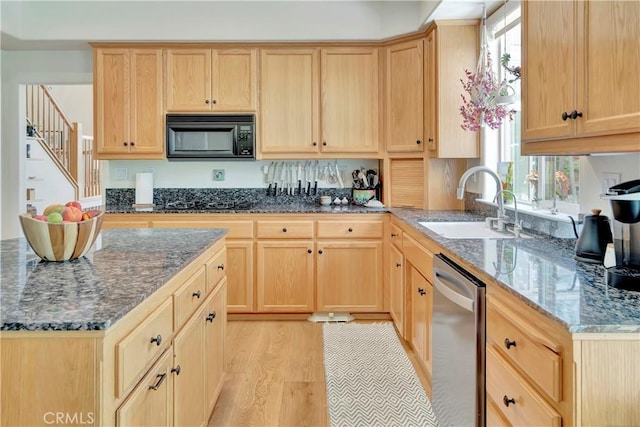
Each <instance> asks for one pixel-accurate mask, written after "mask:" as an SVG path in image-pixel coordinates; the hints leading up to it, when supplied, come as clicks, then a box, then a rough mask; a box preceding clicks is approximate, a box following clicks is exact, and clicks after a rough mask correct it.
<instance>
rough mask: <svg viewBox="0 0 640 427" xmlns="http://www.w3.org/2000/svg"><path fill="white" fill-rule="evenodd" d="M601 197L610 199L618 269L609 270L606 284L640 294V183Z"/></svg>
mask: <svg viewBox="0 0 640 427" xmlns="http://www.w3.org/2000/svg"><path fill="white" fill-rule="evenodd" d="M602 197H603V198H605V199H609V202H610V203H611V210H612V211H613V218H614V221H613V246H614V249H615V256H616V265H615V266H613V267H610V268H607V273H606V280H607V284H608V285H609V286H612V287H615V288H622V289H628V290H633V291H640V179H636V180H633V181H628V182H623V183H622V184H618V185H616V186H613V187H611V188H609V189H608V190H607V193H606V194H605V195H603V196H602Z"/></svg>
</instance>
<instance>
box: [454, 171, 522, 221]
mask: <svg viewBox="0 0 640 427" xmlns="http://www.w3.org/2000/svg"><path fill="white" fill-rule="evenodd" d="M476 172H486V173H488V174H489V175H491V176H492V177H493V179H495V180H496V187H497V188H496V191H497V192H498V193H496V194H500V192H501V191H504V190H502V180H501V179H500V177H499V176H498V174H497V173H495V172H494V171H492V170H491V169H489V168H488V167H486V166H474V167H472V168H469V169H467V170H466V171H465V172H464V173H463V174H462V176H461V177H460V182H459V183H458V190H457V191H456V196H457V197H458V199H459V200H462V199H463V198H464V185H465V184H466V183H467V179H469V177H470V176H471V175H473V174H474V173H476ZM511 194H513V193H511ZM503 218H504V203H503V202H502V197H498V215H497V218H487V219H486V221H487V224H489V226H491V223H492V222H494V221H496V227H497V229H498V230H500V231H504V221H503Z"/></svg>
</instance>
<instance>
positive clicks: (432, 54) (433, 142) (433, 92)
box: [424, 31, 438, 152]
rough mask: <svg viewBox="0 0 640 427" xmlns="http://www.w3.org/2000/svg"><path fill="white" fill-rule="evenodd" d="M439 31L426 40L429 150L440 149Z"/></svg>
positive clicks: (426, 134)
mask: <svg viewBox="0 0 640 427" xmlns="http://www.w3.org/2000/svg"><path fill="white" fill-rule="evenodd" d="M436 37H437V31H431V32H430V33H429V34H427V37H426V38H425V40H424V62H425V65H424V75H425V77H424V84H425V87H424V117H425V119H424V137H425V139H426V144H427V147H428V148H429V150H431V151H435V152H437V149H438V139H437V136H438V120H437V115H438V110H437V108H438V73H437V64H436V58H437V56H436V54H437V50H436V48H437V45H436Z"/></svg>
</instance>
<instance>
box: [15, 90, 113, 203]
mask: <svg viewBox="0 0 640 427" xmlns="http://www.w3.org/2000/svg"><path fill="white" fill-rule="evenodd" d="M26 107H27V111H26V118H27V134H28V136H30V137H31V139H32V140H35V141H37V142H38V143H39V144H40V146H41V147H42V149H43V151H44V152H45V153H46V154H47V155H48V157H49V158H50V159H51V160H52V161H53V162H54V164H55V165H56V166H57V169H58V170H59V171H60V173H61V174H62V175H63V176H64V177H65V179H66V180H67V181H68V182H69V184H70V185H71V186H72V187H73V189H74V192H75V199H76V200H79V201H80V202H81V203H82V205H83V206H85V204H86V205H92V206H97V205H100V204H102V197H101V181H100V177H101V173H100V167H101V164H100V163H101V162H100V161H99V160H95V159H94V157H93V137H92V136H86V135H82V125H81V124H80V123H77V122H72V121H71V120H69V118H68V117H67V116H66V115H65V114H64V112H63V111H62V109H61V108H60V106H59V105H58V103H57V102H56V100H55V99H54V98H53V95H52V94H51V92H50V91H49V90H48V89H47V87H46V86H44V85H26ZM83 201H84V202H85V203H83Z"/></svg>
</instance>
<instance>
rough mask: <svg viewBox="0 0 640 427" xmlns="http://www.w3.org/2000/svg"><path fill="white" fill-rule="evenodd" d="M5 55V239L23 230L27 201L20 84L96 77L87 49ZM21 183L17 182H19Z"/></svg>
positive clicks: (0, 217)
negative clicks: (21, 221)
mask: <svg viewBox="0 0 640 427" xmlns="http://www.w3.org/2000/svg"><path fill="white" fill-rule="evenodd" d="M0 56H1V58H2V70H1V72H2V74H1V77H2V78H1V81H2V83H1V85H2V103H1V104H2V120H1V122H2V129H1V131H2V146H1V147H0V150H1V152H2V154H1V157H0V161H1V167H0V172H1V175H2V182H1V183H0V184H1V186H2V188H1V190H2V191H1V194H2V204H1V206H0V208H1V211H0V222H1V224H2V225H1V227H0V230H1V232H2V238H3V239H9V238H13V237H18V236H19V235H20V233H21V231H20V226H19V223H18V214H19V213H21V212H23V211H24V207H25V203H26V190H25V189H26V185H25V183H24V178H25V169H24V168H25V160H24V157H25V156H24V152H25V147H26V145H25V144H26V139H25V138H26V137H25V132H24V127H25V123H26V122H25V117H24V111H25V110H24V100H23V101H22V103H21V102H20V93H21V92H20V90H21V89H20V85H21V84H24V83H44V84H89V83H92V80H93V64H92V54H91V51H90V50H87V51H7V50H2V51H0ZM16 183H17V184H16Z"/></svg>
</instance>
